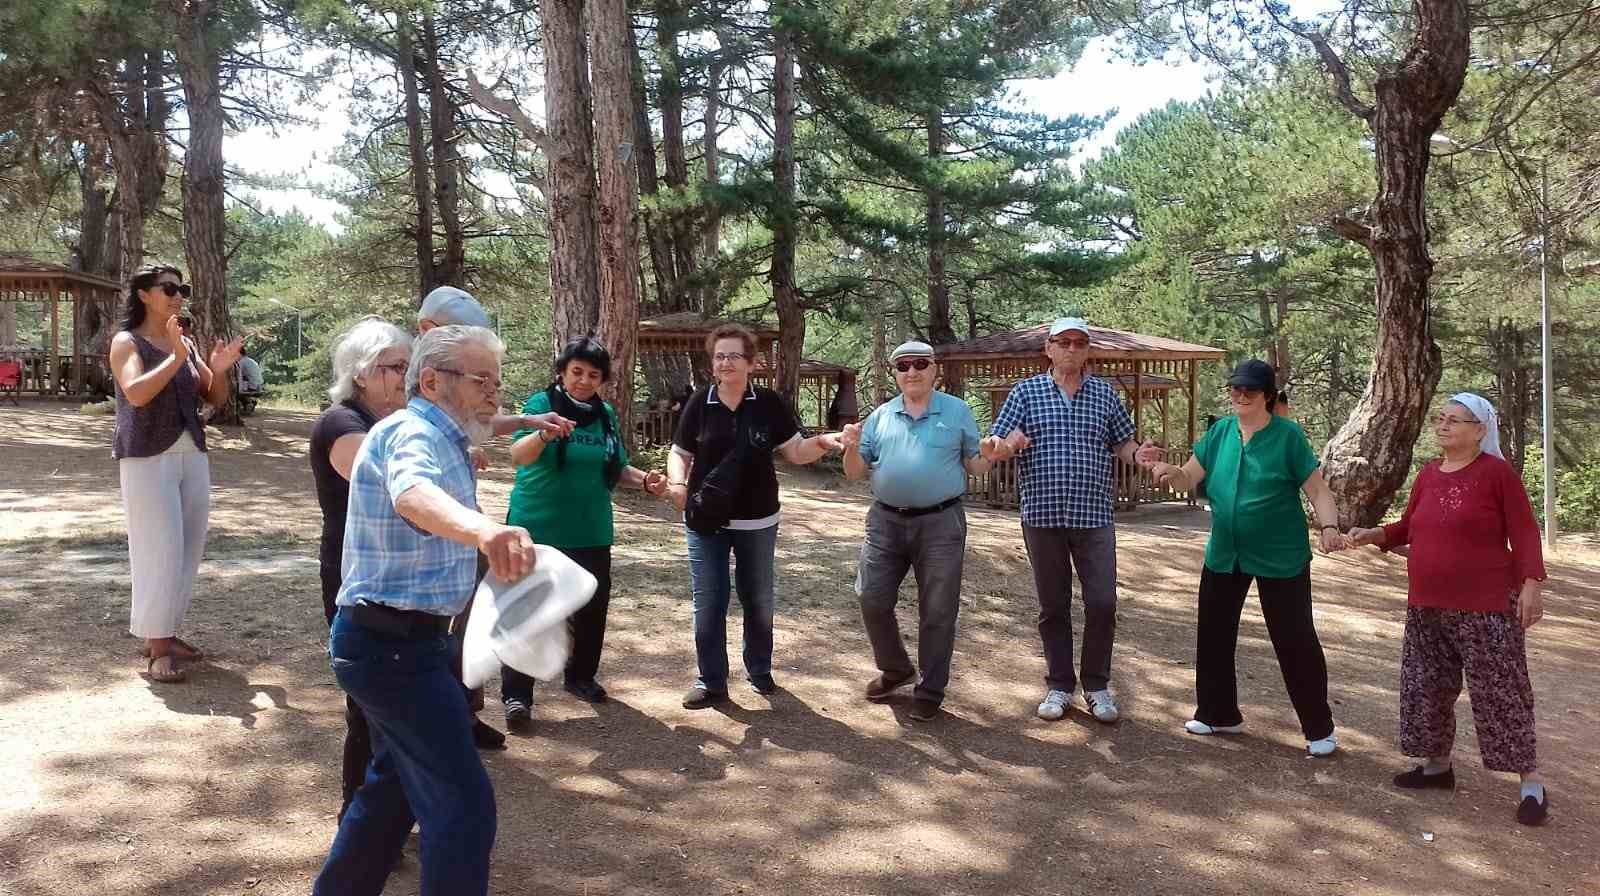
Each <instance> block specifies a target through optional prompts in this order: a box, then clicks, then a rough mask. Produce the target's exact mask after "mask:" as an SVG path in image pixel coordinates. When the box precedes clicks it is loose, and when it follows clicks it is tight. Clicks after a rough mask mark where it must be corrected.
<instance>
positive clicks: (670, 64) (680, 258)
mask: <svg viewBox="0 0 1600 896" xmlns="http://www.w3.org/2000/svg"><path fill="white" fill-rule="evenodd" d="M657 9H658V12H657V14H656V58H657V64H658V65H659V66H660V67H661V81H660V83H659V84H658V85H657V86H656V93H657V97H658V100H659V102H660V104H661V154H662V159H663V161H664V162H665V163H666V184H667V187H668V189H669V190H670V191H671V193H672V195H671V197H670V200H671V211H670V212H668V214H667V215H666V219H667V222H668V224H669V227H670V232H671V235H672V264H673V268H674V269H675V271H676V274H675V276H674V281H675V282H676V283H677V285H678V288H679V290H680V293H679V294H678V295H677V296H675V297H674V304H675V305H676V306H678V307H675V308H674V309H673V310H685V309H687V308H688V305H687V304H686V301H687V300H686V298H685V297H684V296H683V295H682V289H683V284H684V281H686V280H688V279H689V278H690V277H692V276H693V275H694V271H695V266H694V257H695V251H694V235H693V233H691V231H690V229H689V222H688V216H687V215H686V214H685V213H684V211H683V206H684V204H685V203H686V201H687V198H688V187H689V163H688V160H687V157H686V155H685V151H684V145H683V70H682V59H681V58H680V57H679V55H678V34H679V32H680V31H681V30H682V27H683V24H682V16H683V7H682V4H681V3H680V2H679V0H662V2H661V3H660V4H659V6H658V7H657Z"/></svg>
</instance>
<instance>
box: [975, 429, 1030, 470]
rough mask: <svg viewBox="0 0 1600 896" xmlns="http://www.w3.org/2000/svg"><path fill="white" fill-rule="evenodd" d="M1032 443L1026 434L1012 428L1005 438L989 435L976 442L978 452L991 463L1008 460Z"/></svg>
mask: <svg viewBox="0 0 1600 896" xmlns="http://www.w3.org/2000/svg"><path fill="white" fill-rule="evenodd" d="M1031 444H1033V440H1032V439H1029V438H1028V436H1027V434H1026V433H1024V432H1023V431H1022V430H1020V429H1013V430H1012V431H1011V435H1009V436H1006V437H1005V438H1003V439H1002V438H1000V437H999V436H989V437H988V438H986V439H983V440H981V441H979V442H978V454H979V455H980V456H982V457H983V458H984V459H985V460H987V461H990V462H991V463H999V462H1000V461H1003V460H1010V459H1011V458H1013V457H1015V456H1016V455H1018V454H1020V453H1021V452H1023V451H1026V450H1027V449H1028V446H1029V445H1031Z"/></svg>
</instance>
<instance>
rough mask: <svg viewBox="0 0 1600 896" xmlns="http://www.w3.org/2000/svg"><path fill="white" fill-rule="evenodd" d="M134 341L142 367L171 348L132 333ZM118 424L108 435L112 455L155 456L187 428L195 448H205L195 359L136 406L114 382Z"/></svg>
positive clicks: (155, 364)
mask: <svg viewBox="0 0 1600 896" xmlns="http://www.w3.org/2000/svg"><path fill="white" fill-rule="evenodd" d="M132 335H133V344H134V346H135V347H136V348H137V349H138V351H139V360H140V361H143V362H144V369H145V370H153V369H154V368H156V367H158V366H160V365H161V363H162V362H164V361H166V360H167V356H168V355H170V354H171V352H168V351H165V350H163V349H159V348H156V347H155V346H154V345H152V344H150V342H149V340H147V339H145V338H144V337H143V336H140V335H139V334H138V333H133V334H132ZM116 392H117V424H116V428H115V429H113V430H112V435H111V456H112V457H114V458H117V459H119V460H120V459H122V458H124V457H155V456H156V455H158V454H160V453H161V452H163V451H166V450H167V449H168V448H171V447H172V446H173V444H175V443H176V442H177V441H178V437H179V436H181V435H183V434H184V433H185V432H188V433H189V435H190V436H192V437H193V438H194V444H195V447H196V448H199V449H200V450H201V451H204V450H206V428H205V425H204V424H202V423H201V422H200V377H199V376H198V374H197V373H196V371H195V366H194V361H193V360H190V361H189V362H188V363H187V364H184V365H183V366H182V367H180V368H178V372H177V373H176V374H174V375H173V377H172V379H170V380H168V381H167V385H166V387H165V388H163V389H162V390H161V391H160V392H158V393H156V397H155V398H152V399H150V403H149V404H146V405H145V406H144V407H142V408H141V407H136V406H134V405H133V404H132V403H131V402H129V401H128V397H127V396H126V395H123V394H122V384H121V383H117V385H116Z"/></svg>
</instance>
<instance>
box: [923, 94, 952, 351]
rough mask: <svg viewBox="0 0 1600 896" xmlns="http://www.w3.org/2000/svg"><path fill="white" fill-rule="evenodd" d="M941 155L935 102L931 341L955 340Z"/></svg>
mask: <svg viewBox="0 0 1600 896" xmlns="http://www.w3.org/2000/svg"><path fill="white" fill-rule="evenodd" d="M943 157H944V110H943V109H942V108H940V107H937V106H935V107H934V109H933V111H932V112H930V113H929V114H928V162H929V168H930V169H931V170H932V172H933V177H934V178H935V181H934V183H932V184H930V185H929V186H928V217H927V226H928V340H929V341H930V342H932V343H933V344H934V345H945V344H948V343H951V342H955V341H956V331H955V328H953V327H952V326H950V282H949V280H948V279H947V278H946V277H945V270H944V262H945V257H944V253H945V234H946V228H945V220H944V190H943V189H942V187H941V186H940V184H939V182H938V178H940V177H941V176H942V174H941V172H942V166H941V165H940V164H939V160H940V159H941V158H943Z"/></svg>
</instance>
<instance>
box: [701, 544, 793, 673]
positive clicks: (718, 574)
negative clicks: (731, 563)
mask: <svg viewBox="0 0 1600 896" xmlns="http://www.w3.org/2000/svg"><path fill="white" fill-rule="evenodd" d="M687 531H688V534H689V585H690V588H691V589H692V590H693V592H694V654H695V659H697V660H698V661H699V663H700V680H699V681H698V682H697V684H699V685H700V686H701V687H703V688H705V689H706V690H708V691H710V692H712V693H717V694H721V693H726V692H727V690H728V601H729V598H730V597H731V594H730V593H729V592H730V587H729V581H728V578H729V577H728V554H729V553H730V552H731V553H732V554H733V557H734V560H736V561H737V568H736V570H735V572H734V576H733V580H734V581H733V584H734V585H735V586H736V587H737V588H738V591H739V605H740V606H742V607H743V608H744V670H745V674H747V675H748V676H749V677H750V680H752V681H755V680H757V679H761V678H768V677H771V675H772V614H773V609H774V607H775V605H776V598H775V596H774V592H773V580H774V578H775V573H774V569H773V556H774V552H775V551H776V550H777V546H778V526H777V524H776V523H774V524H773V525H771V526H768V527H767V528H765V529H755V530H745V529H719V530H718V531H717V534H715V535H701V534H700V533H699V532H696V531H694V530H693V529H689V530H687Z"/></svg>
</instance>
